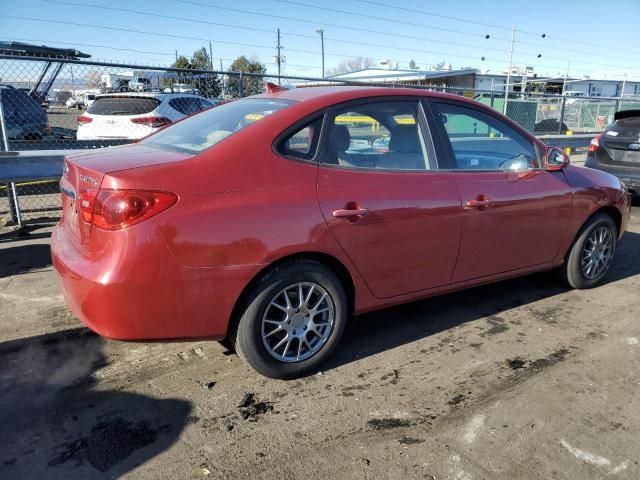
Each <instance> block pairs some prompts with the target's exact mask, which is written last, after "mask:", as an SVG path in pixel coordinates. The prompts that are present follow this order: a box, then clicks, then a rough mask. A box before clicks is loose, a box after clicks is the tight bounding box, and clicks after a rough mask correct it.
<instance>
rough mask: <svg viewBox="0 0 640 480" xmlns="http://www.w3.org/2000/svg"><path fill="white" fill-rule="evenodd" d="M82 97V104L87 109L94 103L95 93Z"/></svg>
mask: <svg viewBox="0 0 640 480" xmlns="http://www.w3.org/2000/svg"><path fill="white" fill-rule="evenodd" d="M82 97H83V98H82V103H83V104H84V105H85V106H87V107H90V106H91V105H93V102H95V101H96V94H95V93H85V94H84V95H83V96H82Z"/></svg>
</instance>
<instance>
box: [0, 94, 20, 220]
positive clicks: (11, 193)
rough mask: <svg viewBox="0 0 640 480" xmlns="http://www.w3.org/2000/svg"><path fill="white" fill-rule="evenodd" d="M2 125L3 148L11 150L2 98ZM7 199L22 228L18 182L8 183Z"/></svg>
mask: <svg viewBox="0 0 640 480" xmlns="http://www.w3.org/2000/svg"><path fill="white" fill-rule="evenodd" d="M0 126H1V127H2V132H1V133H2V150H3V151H5V152H8V151H9V135H8V134H7V122H5V118H4V109H3V108H2V98H0ZM7 200H8V202H9V214H10V215H11V221H12V222H16V223H17V224H18V228H22V216H21V215H20V203H19V202H18V191H17V190H16V184H15V183H13V182H11V183H9V185H7Z"/></svg>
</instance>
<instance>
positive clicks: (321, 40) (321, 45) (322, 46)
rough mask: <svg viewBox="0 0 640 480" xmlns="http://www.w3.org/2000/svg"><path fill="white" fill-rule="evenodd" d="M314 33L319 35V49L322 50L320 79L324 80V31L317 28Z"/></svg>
mask: <svg viewBox="0 0 640 480" xmlns="http://www.w3.org/2000/svg"><path fill="white" fill-rule="evenodd" d="M316 32H317V33H319V34H320V47H321V49H322V50H321V51H322V78H324V30H323V29H322V28H317V29H316Z"/></svg>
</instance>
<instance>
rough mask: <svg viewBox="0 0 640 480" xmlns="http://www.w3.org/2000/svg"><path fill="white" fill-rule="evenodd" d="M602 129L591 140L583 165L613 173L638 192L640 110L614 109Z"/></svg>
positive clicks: (639, 190)
mask: <svg viewBox="0 0 640 480" xmlns="http://www.w3.org/2000/svg"><path fill="white" fill-rule="evenodd" d="M613 118H614V121H613V123H612V124H611V125H609V126H608V127H607V128H606V129H605V130H604V132H602V133H601V134H600V135H598V136H596V137H595V138H594V139H593V140H591V144H590V145H589V149H588V151H587V160H586V162H585V166H587V167H589V168H595V169H597V170H602V171H604V172H607V173H610V174H612V175H615V176H616V177H618V178H619V179H620V180H622V181H623V182H624V184H625V185H626V186H627V188H628V189H629V192H631V193H632V194H633V195H635V196H636V197H637V196H640V110H626V111H624V110H623V111H621V112H617V113H616V114H615V115H614V117H613Z"/></svg>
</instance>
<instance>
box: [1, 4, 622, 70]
mask: <svg viewBox="0 0 640 480" xmlns="http://www.w3.org/2000/svg"><path fill="white" fill-rule="evenodd" d="M56 3H67V4H71V5H75V6H88V7H94V8H103V7H101V6H97V5H86V4H73V3H71V2H56ZM106 8H107V9H112V8H111V7H106ZM128 11H129V12H131V13H139V14H142V15H147V13H146V12H139V11H131V10H128ZM151 15H154V14H151ZM0 17H5V18H13V19H18V20H26V21H36V22H43V23H53V24H62V25H74V26H80V27H85V28H96V29H103V30H111V31H123V32H129V33H137V34H143V35H153V36H159V37H170V38H180V39H186V40H198V41H203V42H208V41H214V42H217V43H221V44H227V45H236V46H244V47H252V48H261V49H269V50H270V49H272V48H273V47H272V46H268V45H257V44H250V43H241V42H231V41H227V40H216V39H210V38H203V37H192V36H185V35H175V34H169V33H158V32H149V31H144V30H136V29H126V28H120V27H108V26H104V25H94V24H87V23H78V22H69V21H63V20H52V19H40V18H34V17H21V16H15V15H3V14H0ZM165 17H168V16H165ZM168 18H172V19H180V17H168ZM185 20H187V21H192V20H193V19H185ZM242 28H244V29H252V28H250V27H242ZM345 28H346V27H345ZM258 30H259V31H263V29H258ZM264 31H267V32H269V33H273V31H271V30H264ZM288 35H291V36H301V35H299V34H294V33H288ZM388 35H392V34H388ZM335 41H339V40H338V39H335ZM341 41H342V42H344V43H347V42H349V43H352V44H356V45H357V44H361V45H364V46H370V45H371V44H363V43H361V42H351V41H346V40H341ZM380 47H385V48H386V46H384V45H380ZM393 48H394V49H399V50H402V48H397V47H393ZM289 50H290V51H292V52H298V53H308V54H313V55H317V54H318V52H316V51H314V50H302V49H293V48H291V49H289ZM422 52H424V53H432V54H436V55H441V54H442V53H441V52H435V51H428V50H422ZM325 55H328V56H334V57H341V58H349V57H351V56H353V55H344V54H338V53H330V52H329V53H325ZM447 55H448V56H453V57H459V58H466V59H474V60H477V57H475V56H469V55H457V54H451V53H448V54H447ZM418 60H419V59H418ZM397 61H398V62H401V63H409V61H408V60H397ZM419 61H420V60H419ZM525 62H526V61H525ZM420 63H425V64H426V63H428V62H420ZM538 65H539V66H540V67H545V68H552V69H557V68H561V67H558V66H557V65H554V66H551V65H540V64H538ZM291 66H295V65H294V64H291ZM302 68H317V67H315V66H314V67H312V66H303V67H302ZM630 71H633V70H630Z"/></svg>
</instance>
